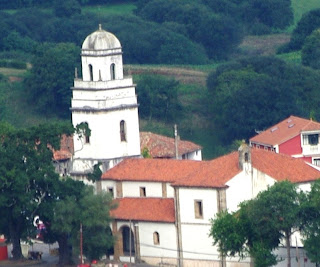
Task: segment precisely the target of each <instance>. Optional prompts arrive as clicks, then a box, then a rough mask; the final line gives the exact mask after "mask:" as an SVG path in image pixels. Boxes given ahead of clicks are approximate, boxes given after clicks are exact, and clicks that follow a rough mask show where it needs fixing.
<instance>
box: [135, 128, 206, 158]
mask: <svg viewBox="0 0 320 267" xmlns="http://www.w3.org/2000/svg"><path fill="white" fill-rule="evenodd" d="M140 148H141V151H142V150H143V149H144V148H147V149H148V151H149V153H150V155H151V157H152V158H174V157H175V141H174V138H170V137H167V136H163V135H159V134H154V133H151V132H140ZM199 149H201V146H199V145H197V144H195V143H192V142H189V141H183V140H179V142H178V154H179V156H181V155H183V154H186V153H190V152H194V151H197V150H199Z"/></svg>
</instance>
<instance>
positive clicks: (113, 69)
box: [110, 63, 116, 80]
mask: <svg viewBox="0 0 320 267" xmlns="http://www.w3.org/2000/svg"><path fill="white" fill-rule="evenodd" d="M110 74H111V80H114V79H115V78H116V65H115V64H114V63H112V64H111V66H110Z"/></svg>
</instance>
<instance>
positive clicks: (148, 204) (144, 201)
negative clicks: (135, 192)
mask: <svg viewBox="0 0 320 267" xmlns="http://www.w3.org/2000/svg"><path fill="white" fill-rule="evenodd" d="M115 203H117V204H118V207H117V208H116V209H113V210H111V212H110V214H111V216H112V217H113V218H115V219H117V220H133V221H149V222H166V223H173V222H175V213H174V200H173V198H119V199H116V200H115Z"/></svg>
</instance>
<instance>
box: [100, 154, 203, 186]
mask: <svg viewBox="0 0 320 267" xmlns="http://www.w3.org/2000/svg"><path fill="white" fill-rule="evenodd" d="M203 164H204V162H203V161H194V160H177V159H143V158H130V159H125V160H123V161H122V162H120V163H119V164H118V165H116V166H115V167H113V168H112V169H110V170H108V171H106V172H105V173H104V174H102V176H101V179H102V180H118V181H150V182H151V181H157V182H174V181H176V180H178V179H180V178H184V177H186V176H188V175H189V174H190V173H192V172H194V171H195V170H197V169H198V168H200V166H202V165H203Z"/></svg>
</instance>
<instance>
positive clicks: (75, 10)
mask: <svg viewBox="0 0 320 267" xmlns="http://www.w3.org/2000/svg"><path fill="white" fill-rule="evenodd" d="M54 13H55V15H56V16H57V17H72V16H73V15H76V14H80V13H81V7H80V4H79V2H78V1H77V0H55V2H54Z"/></svg>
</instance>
